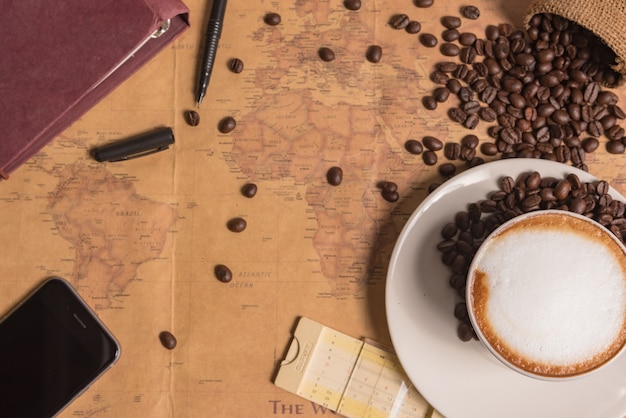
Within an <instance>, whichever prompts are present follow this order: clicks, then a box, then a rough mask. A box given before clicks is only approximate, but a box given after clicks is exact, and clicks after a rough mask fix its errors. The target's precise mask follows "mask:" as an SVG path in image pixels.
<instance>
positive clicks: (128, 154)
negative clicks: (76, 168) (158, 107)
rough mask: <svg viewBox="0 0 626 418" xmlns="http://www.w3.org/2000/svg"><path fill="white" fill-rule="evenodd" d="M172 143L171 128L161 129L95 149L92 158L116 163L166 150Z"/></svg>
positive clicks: (172, 134)
mask: <svg viewBox="0 0 626 418" xmlns="http://www.w3.org/2000/svg"><path fill="white" fill-rule="evenodd" d="M173 143H174V133H173V132H172V128H163V129H159V130H157V131H154V132H149V133H147V134H143V135H140V136H138V137H135V138H132V139H128V140H124V141H120V142H116V143H113V144H110V145H106V146H104V147H100V148H96V149H95V150H94V153H93V156H94V158H95V159H96V161H99V162H103V161H116V160H124V159H128V158H132V157H134V156H139V155H140V154H144V153H151V152H156V151H158V150H160V149H166V148H168V147H169V146H170V145H171V144H173Z"/></svg>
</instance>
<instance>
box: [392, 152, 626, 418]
mask: <svg viewBox="0 0 626 418" xmlns="http://www.w3.org/2000/svg"><path fill="white" fill-rule="evenodd" d="M525 171H538V172H539V173H541V175H542V176H544V177H548V176H552V177H557V178H562V177H564V176H565V175H566V174H568V173H575V174H577V175H578V176H579V178H580V179H581V181H583V182H587V181H596V180H597V179H596V178H595V177H593V176H592V175H590V174H589V173H586V172H584V171H581V170H578V169H576V168H573V167H570V166H566V165H564V164H561V163H555V162H551V161H546V160H537V159H507V160H500V161H496V162H492V163H487V164H484V165H481V166H478V167H475V168H473V169H470V170H468V171H466V172H464V173H462V174H460V175H458V176H456V177H454V178H452V179H450V180H449V181H447V182H445V183H444V184H442V185H441V186H439V187H438V188H437V189H436V190H435V191H434V192H432V193H431V194H430V195H429V196H428V197H427V198H426V199H425V200H424V201H423V202H422V204H421V205H420V206H419V207H418V208H417V209H416V210H415V212H414V213H413V215H411V217H410V218H409V220H408V221H407V223H406V225H405V226H404V229H403V230H402V232H401V233H400V236H399V237H398V240H397V242H396V245H395V248H394V250H393V254H392V256H391V260H390V263H389V270H388V273H387V284H386V296H385V297H386V310H387V320H388V324H389V330H390V333H391V339H392V342H393V346H394V349H395V351H396V353H397V355H398V358H399V359H400V362H401V364H402V366H403V368H404V370H405V371H406V373H407V375H408V376H409V378H410V379H411V381H412V382H413V384H414V385H415V386H416V388H417V390H418V391H419V392H420V393H421V394H422V395H423V396H424V397H425V398H426V400H427V401H428V402H429V403H430V404H431V405H432V406H433V407H434V408H435V409H437V410H438V411H439V412H440V413H442V414H443V415H444V416H446V417H447V418H455V417H460V418H467V417H476V418H488V417H494V418H502V417H507V418H513V417H523V418H528V417H533V418H539V417H594V418H600V417H601V418H605V417H607V418H608V417H615V418H618V417H619V418H622V417H624V416H626V355H623V356H621V357H620V358H618V359H617V360H616V361H615V362H614V363H612V364H610V365H608V366H607V367H606V368H604V369H602V370H599V371H598V372H596V373H593V374H591V375H589V376H586V377H582V378H579V379H575V380H569V381H565V382H548V381H542V380H538V379H534V378H531V377H526V376H523V375H521V374H519V373H516V372H514V371H512V370H510V369H508V368H507V367H505V366H504V365H502V364H501V363H500V362H498V360H496V359H495V358H494V357H493V356H492V355H491V354H490V353H489V352H488V351H487V349H486V348H485V347H483V346H482V345H481V344H480V343H479V342H478V341H470V342H462V341H461V340H459V338H458V337H457V334H456V328H457V324H458V321H457V320H456V318H454V315H453V311H454V306H455V304H456V303H457V302H458V300H459V299H458V297H457V296H456V295H455V292H454V290H453V289H452V288H450V286H449V285H448V278H449V277H450V275H451V273H450V270H449V269H448V268H447V267H446V266H444V265H443V263H442V262H441V261H440V259H441V256H440V253H439V251H437V249H436V245H437V243H438V242H440V241H441V240H442V238H441V235H440V232H441V228H442V227H443V226H444V224H445V223H447V222H451V221H453V219H454V215H455V214H456V213H457V212H459V211H462V210H466V209H467V204H468V203H472V202H477V201H479V200H481V199H485V198H486V197H487V195H488V193H489V192H492V191H495V190H498V180H499V179H500V178H501V177H502V176H511V177H513V178H516V177H517V176H518V175H519V174H520V173H522V172H525ZM610 193H611V195H612V197H613V198H615V199H619V200H622V201H626V199H624V197H623V196H622V195H621V194H619V193H618V192H617V191H616V190H615V189H611V190H610Z"/></svg>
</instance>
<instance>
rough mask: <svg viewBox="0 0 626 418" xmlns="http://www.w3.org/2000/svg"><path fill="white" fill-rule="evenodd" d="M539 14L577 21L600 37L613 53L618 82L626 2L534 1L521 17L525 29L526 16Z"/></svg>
mask: <svg viewBox="0 0 626 418" xmlns="http://www.w3.org/2000/svg"><path fill="white" fill-rule="evenodd" d="M539 13H551V14H555V15H559V16H561V17H564V18H566V19H569V20H571V21H573V22H576V23H578V24H579V25H580V26H583V27H585V28H587V29H589V30H590V31H592V32H593V33H594V34H595V35H596V36H597V37H598V38H600V39H601V40H602V41H603V42H604V43H605V44H606V45H607V46H608V47H609V48H611V49H612V50H613V52H615V54H616V55H617V59H616V62H617V63H616V65H614V66H613V67H612V68H613V69H614V70H615V71H617V72H618V73H620V74H621V77H620V79H619V82H618V84H622V83H623V82H624V79H625V77H626V36H624V31H625V28H626V2H625V1H624V0H597V1H593V0H534V1H533V2H532V3H531V4H530V6H528V10H527V11H526V16H525V17H524V24H525V26H526V28H528V23H529V22H530V19H532V17H533V16H534V15H536V14H539Z"/></svg>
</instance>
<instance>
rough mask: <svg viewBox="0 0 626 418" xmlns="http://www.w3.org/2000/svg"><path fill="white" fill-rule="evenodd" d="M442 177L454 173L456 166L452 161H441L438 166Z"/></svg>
mask: <svg viewBox="0 0 626 418" xmlns="http://www.w3.org/2000/svg"><path fill="white" fill-rule="evenodd" d="M438 171H439V174H441V176H442V177H452V176H454V174H455V173H456V166H455V165H454V164H452V163H443V164H441V165H440V166H439V167H438Z"/></svg>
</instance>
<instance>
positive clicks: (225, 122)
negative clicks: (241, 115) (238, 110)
mask: <svg viewBox="0 0 626 418" xmlns="http://www.w3.org/2000/svg"><path fill="white" fill-rule="evenodd" d="M236 126H237V122H236V121H235V118H233V117H232V116H227V117H225V118H224V119H222V120H221V121H220V123H219V125H218V127H217V128H218V129H219V131H220V132H221V133H223V134H227V133H229V132H232V131H233V130H234V129H235V127H236Z"/></svg>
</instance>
